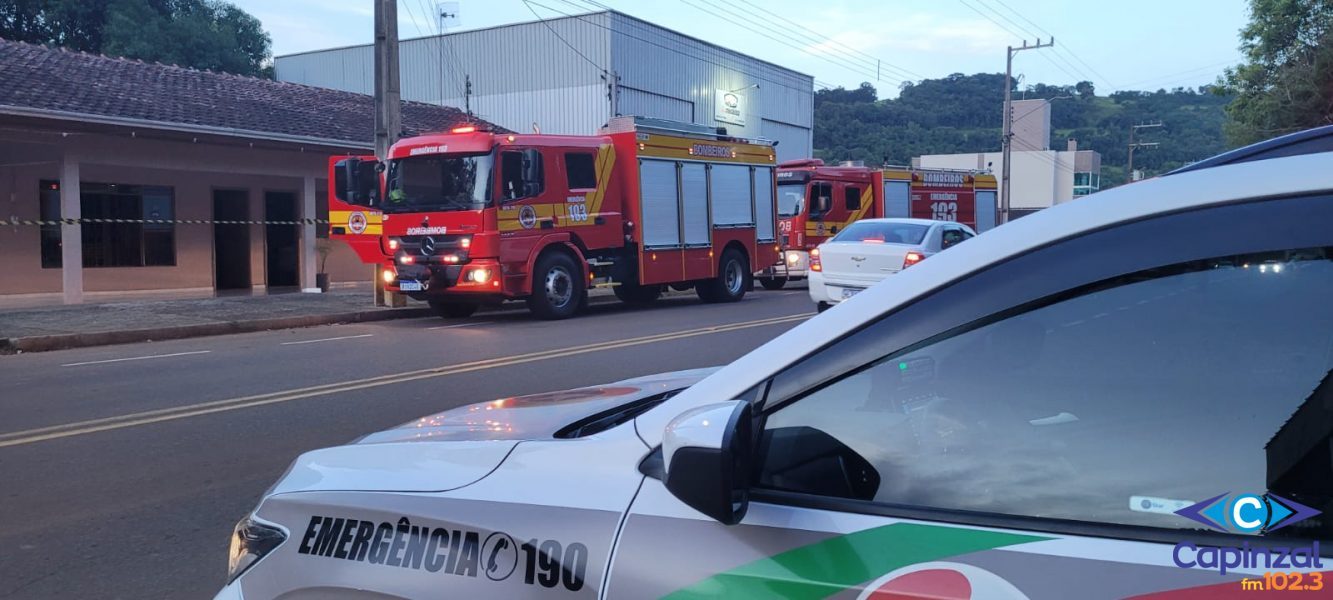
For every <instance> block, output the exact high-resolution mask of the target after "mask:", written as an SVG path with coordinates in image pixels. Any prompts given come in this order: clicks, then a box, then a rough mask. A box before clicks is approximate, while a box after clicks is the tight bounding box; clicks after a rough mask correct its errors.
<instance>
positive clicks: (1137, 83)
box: [1120, 59, 1240, 90]
mask: <svg viewBox="0 0 1333 600" xmlns="http://www.w3.org/2000/svg"><path fill="white" fill-rule="evenodd" d="M1239 60H1240V59H1231V60H1225V61H1221V62H1216V63H1213V64H1210V65H1204V66H1202V67H1195V68H1193V69H1187V70H1184V71H1180V72H1178V73H1170V74H1167V75H1159V76H1157V77H1150V78H1148V79H1141V80H1139V81H1135V82H1131V83H1129V84H1127V85H1126V86H1125V87H1123V88H1120V89H1123V90H1129V89H1130V88H1133V87H1137V86H1140V85H1143V84H1145V83H1151V82H1157V81H1166V82H1168V83H1170V82H1175V81H1178V79H1175V78H1178V77H1183V76H1185V75H1189V74H1191V73H1197V72H1199V71H1206V70H1209V69H1216V68H1217V67H1221V66H1227V65H1233V64H1235V63H1237V62H1239Z"/></svg>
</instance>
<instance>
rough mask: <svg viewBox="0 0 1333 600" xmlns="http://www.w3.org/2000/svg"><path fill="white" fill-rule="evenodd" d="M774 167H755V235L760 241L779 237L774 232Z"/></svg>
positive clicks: (769, 240) (773, 239) (770, 240)
mask: <svg viewBox="0 0 1333 600" xmlns="http://www.w3.org/2000/svg"><path fill="white" fill-rule="evenodd" d="M775 201H776V199H775V198H774V196H773V169H772V167H755V168H754V211H755V236H756V237H757V239H758V241H760V242H773V241H776V239H777V237H776V235H775V234H774V232H773V204H774V202H775Z"/></svg>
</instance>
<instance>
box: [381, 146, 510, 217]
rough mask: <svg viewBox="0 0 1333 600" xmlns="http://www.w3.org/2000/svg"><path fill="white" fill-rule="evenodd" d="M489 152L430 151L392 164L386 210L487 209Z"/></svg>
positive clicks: (390, 211)
mask: <svg viewBox="0 0 1333 600" xmlns="http://www.w3.org/2000/svg"><path fill="white" fill-rule="evenodd" d="M494 160H495V159H494V158H493V157H492V156H491V155H490V154H474V155H457V154H455V155H448V154H428V155H422V156H411V157H408V158H400V159H398V160H395V161H393V162H391V163H390V164H389V177H388V182H387V186H386V187H387V188H388V195H387V197H386V198H385V200H384V203H383V206H382V208H383V210H384V212H386V213H394V212H417V211H423V210H432V211H454V210H476V209H480V208H485V207H486V206H487V203H488V202H489V198H490V181H491V166H492V164H493V162H494Z"/></svg>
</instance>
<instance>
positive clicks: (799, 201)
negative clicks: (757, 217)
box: [778, 181, 806, 217]
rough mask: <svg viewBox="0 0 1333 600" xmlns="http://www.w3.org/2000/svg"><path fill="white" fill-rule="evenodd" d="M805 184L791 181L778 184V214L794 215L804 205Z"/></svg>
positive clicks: (780, 215)
mask: <svg viewBox="0 0 1333 600" xmlns="http://www.w3.org/2000/svg"><path fill="white" fill-rule="evenodd" d="M805 187H806V186H805V184H804V183H801V182H796V181H793V182H791V183H779V184H778V216H779V217H794V216H796V215H798V214H800V212H801V207H803V206H805Z"/></svg>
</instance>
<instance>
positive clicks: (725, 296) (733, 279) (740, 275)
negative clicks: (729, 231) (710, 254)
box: [695, 250, 753, 302]
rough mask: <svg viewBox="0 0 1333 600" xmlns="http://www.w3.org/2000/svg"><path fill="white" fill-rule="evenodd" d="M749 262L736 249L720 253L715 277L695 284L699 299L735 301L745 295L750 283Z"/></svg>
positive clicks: (705, 300) (706, 300)
mask: <svg viewBox="0 0 1333 600" xmlns="http://www.w3.org/2000/svg"><path fill="white" fill-rule="evenodd" d="M752 277H753V275H752V274H751V273H750V263H749V261H747V260H745V255H743V254H741V253H740V252H737V251H736V250H727V251H726V252H723V253H722V260H721V261H720V262H719V263H718V268H717V277H714V278H713V279H709V280H708V281H703V282H700V283H699V285H697V286H695V291H696V293H698V294H699V299H700V300H703V301H704V302H736V301H738V300H740V299H741V298H744V297H745V292H746V291H747V290H749V289H750V285H751V284H752V282H751V278H752Z"/></svg>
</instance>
